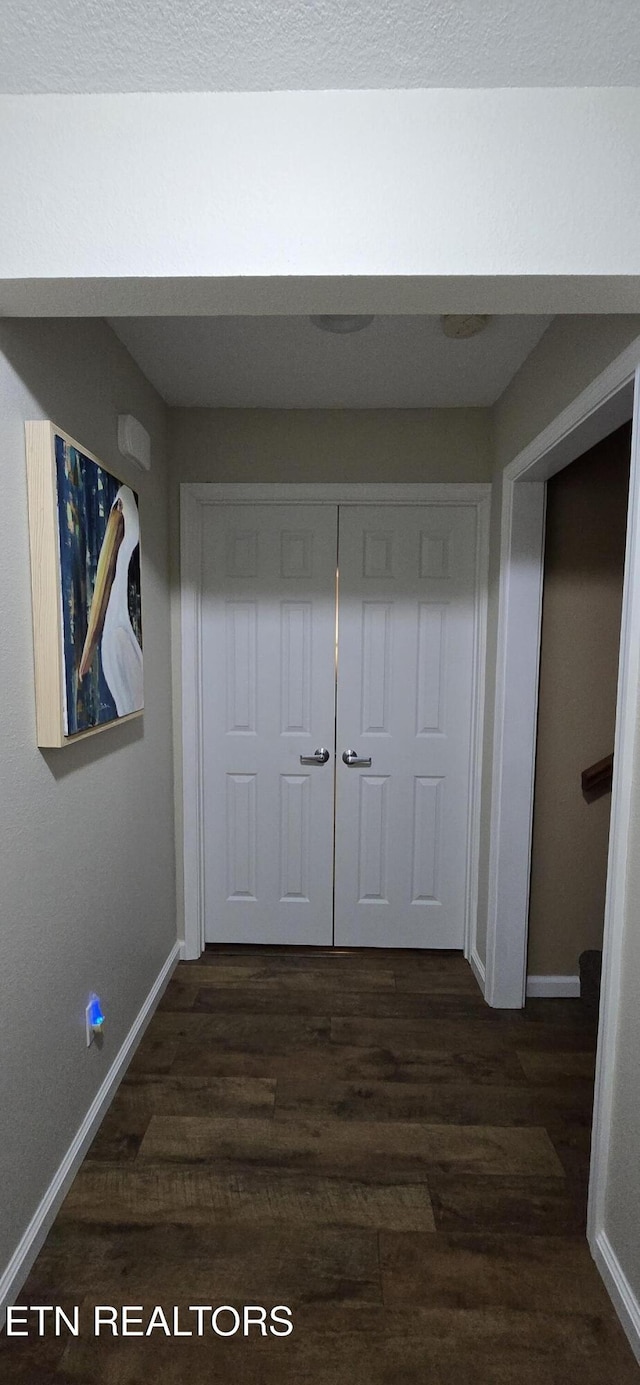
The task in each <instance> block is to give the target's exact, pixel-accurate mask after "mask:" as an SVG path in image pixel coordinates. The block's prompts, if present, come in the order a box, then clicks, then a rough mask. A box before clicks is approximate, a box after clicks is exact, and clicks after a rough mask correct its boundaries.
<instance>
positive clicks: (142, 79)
mask: <svg viewBox="0 0 640 1385" xmlns="http://www.w3.org/2000/svg"><path fill="white" fill-rule="evenodd" d="M639 81H640V5H639V4H638V0H607V3H606V4H605V3H603V0H564V3H562V4H559V3H558V0H368V3H367V0H4V3H3V5H2V41H1V47H0V91H3V92H43V91H46V92H92V91H93V92H110V91H269V90H305V89H328V88H340V87H342V88H356V87H391V88H393V87H432V86H450V87H483V86H486V87H500V86H624V85H630V86H634V85H636V84H638V82H639Z"/></svg>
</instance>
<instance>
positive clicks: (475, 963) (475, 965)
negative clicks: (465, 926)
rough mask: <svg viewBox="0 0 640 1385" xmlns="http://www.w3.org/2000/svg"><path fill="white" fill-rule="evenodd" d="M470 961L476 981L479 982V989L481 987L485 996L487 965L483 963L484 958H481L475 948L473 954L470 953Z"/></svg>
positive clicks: (472, 950)
mask: <svg viewBox="0 0 640 1385" xmlns="http://www.w3.org/2000/svg"><path fill="white" fill-rule="evenodd" d="M468 961H469V966H470V967H471V970H472V972H473V974H474V976H475V978H476V981H477V982H478V985H479V987H480V990H481V991H482V994H483V995H484V993H485V982H486V975H485V965H484V962H483V960H482V958H481V957H480V956H479V954H478V951H477V949H476V948H475V947H473V948H472V949H471V952H470V953H469V958H468Z"/></svg>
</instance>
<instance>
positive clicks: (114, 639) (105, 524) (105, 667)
mask: <svg viewBox="0 0 640 1385" xmlns="http://www.w3.org/2000/svg"><path fill="white" fill-rule="evenodd" d="M55 469H56V488H57V505H58V531H59V536H60V593H61V602H62V641H63V670H64V698H63V701H64V713H65V734H66V735H67V736H74V735H76V734H78V732H81V731H88V730H89V729H90V728H92V727H94V726H102V725H105V724H107V723H109V722H111V721H115V720H117V718H119V717H123V716H127V715H129V714H130V713H131V712H138V711H141V710H142V707H143V705H144V696H143V680H142V673H143V665H142V603H141V594H140V521H139V515H138V497H137V495H136V494H135V491H133V490H131V488H130V486H124V485H122V483H121V482H120V481H118V480H116V478H115V476H112V475H111V473H110V472H108V471H106V470H105V469H104V467H102V466H100V465H99V464H98V463H97V462H94V461H93V460H92V458H90V457H87V456H85V454H84V453H83V452H81V451H80V450H79V448H77V447H74V446H72V444H71V443H69V442H68V441H67V439H66V438H63V437H60V435H59V434H56V435H55Z"/></svg>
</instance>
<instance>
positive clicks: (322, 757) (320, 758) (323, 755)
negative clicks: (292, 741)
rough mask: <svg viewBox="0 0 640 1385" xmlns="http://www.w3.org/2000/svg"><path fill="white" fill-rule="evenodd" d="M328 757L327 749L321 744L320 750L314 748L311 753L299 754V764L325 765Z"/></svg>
mask: <svg viewBox="0 0 640 1385" xmlns="http://www.w3.org/2000/svg"><path fill="white" fill-rule="evenodd" d="M328 759H329V751H328V750H325V748H324V746H322V747H321V748H320V750H314V752H313V755H301V756H300V764H301V765H326V763H327V760H328Z"/></svg>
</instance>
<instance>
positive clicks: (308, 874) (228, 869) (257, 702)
mask: <svg viewBox="0 0 640 1385" xmlns="http://www.w3.org/2000/svg"><path fill="white" fill-rule="evenodd" d="M336 544H337V510H336V508H335V506H333V507H332V506H326V507H324V506H303V505H300V506H297V505H296V506H292V505H283V506H278V505H255V506H253V505H251V506H250V505H238V506H231V505H229V506H226V505H225V506H211V507H210V508H209V510H208V511H207V515H206V519H205V531H204V544H203V581H202V590H203V598H202V666H203V707H202V719H203V746H204V762H205V763H204V774H203V783H204V835H205V842H204V860H205V900H206V939H207V941H208V942H258V943H290V944H302V943H309V944H315V945H328V944H330V943H331V942H332V910H333V807H334V750H335V744H334V733H335V574H336ZM320 747H327V749H328V750H329V751H330V758H329V759H328V761H327V762H326V763H325V764H312V765H302V764H301V763H300V756H301V755H303V756H309V755H312V754H313V752H314V751H315V750H316V749H317V748H320Z"/></svg>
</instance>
